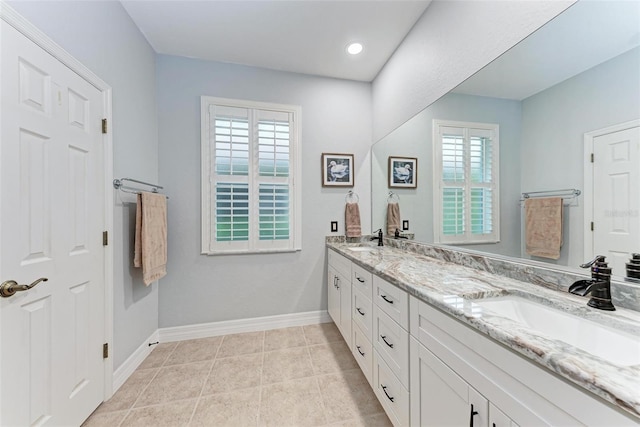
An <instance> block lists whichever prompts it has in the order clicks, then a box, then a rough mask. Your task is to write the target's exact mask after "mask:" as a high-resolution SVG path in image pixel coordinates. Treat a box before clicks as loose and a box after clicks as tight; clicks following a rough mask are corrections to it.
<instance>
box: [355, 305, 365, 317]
mask: <svg viewBox="0 0 640 427" xmlns="http://www.w3.org/2000/svg"><path fill="white" fill-rule="evenodd" d="M356 310H357V311H358V313H360V315H361V316H364V313H363V312H362V311H361V310H360V307H356Z"/></svg>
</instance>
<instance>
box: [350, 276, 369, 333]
mask: <svg viewBox="0 0 640 427" xmlns="http://www.w3.org/2000/svg"><path fill="white" fill-rule="evenodd" d="M351 299H352V303H351V318H352V319H353V322H354V323H355V324H357V325H358V326H360V329H361V330H362V332H363V333H364V335H365V336H366V337H367V339H368V340H369V341H371V337H372V336H373V333H372V330H373V303H372V302H371V299H370V298H367V297H366V296H365V295H363V293H362V292H360V291H359V290H358V288H356V287H355V286H353V285H352V289H351Z"/></svg>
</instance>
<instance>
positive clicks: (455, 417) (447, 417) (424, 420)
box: [411, 337, 516, 427]
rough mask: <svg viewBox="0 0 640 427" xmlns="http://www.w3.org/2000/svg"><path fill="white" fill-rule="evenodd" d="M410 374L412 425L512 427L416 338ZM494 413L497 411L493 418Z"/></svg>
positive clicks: (413, 345) (500, 413)
mask: <svg viewBox="0 0 640 427" xmlns="http://www.w3.org/2000/svg"><path fill="white" fill-rule="evenodd" d="M411 372H412V373H413V374H412V381H411V420H412V425H416V426H417V425H420V426H462V425H465V426H466V425H470V426H474V427H489V426H490V427H511V426H512V424H511V421H510V420H509V423H508V424H507V423H505V420H508V417H506V416H505V415H504V413H503V412H502V411H498V410H497V408H495V406H494V405H493V404H490V403H489V401H488V400H487V399H486V398H485V397H484V396H483V395H482V394H480V393H479V392H478V391H477V390H475V389H474V388H473V387H471V386H470V385H469V384H468V383H467V382H466V381H465V380H463V379H462V378H461V377H460V376H459V375H458V374H456V373H455V372H454V371H453V370H451V369H450V368H449V367H448V366H447V365H446V364H445V363H444V362H442V360H440V359H438V358H437V357H436V356H435V355H434V354H433V353H431V352H430V351H429V350H427V348H426V347H425V346H423V345H422V344H420V343H419V342H418V341H417V340H416V339H415V338H413V337H412V338H411ZM490 407H491V408H490ZM494 408H495V409H494ZM492 410H493V411H495V412H496V415H495V416H494V417H493V419H492ZM500 416H502V418H500ZM492 422H493V426H492ZM515 426H516V425H515V424H513V427H515Z"/></svg>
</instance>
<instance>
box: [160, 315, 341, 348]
mask: <svg viewBox="0 0 640 427" xmlns="http://www.w3.org/2000/svg"><path fill="white" fill-rule="evenodd" d="M331 321H332V320H331V317H329V313H328V312H327V311H309V312H306V313H292V314H282V315H278V316H267V317H256V318H253V319H239V320H227V321H223V322H212V323H200V324H197V325H186V326H176V327H171V328H161V329H159V330H158V333H159V340H160V342H172V341H183V340H192V339H197V338H206V337H215V336H218V335H227V334H237V333H242V332H257V331H268V330H270V329H279V328H288V327H292V326H304V325H315V324H318V323H328V322H331Z"/></svg>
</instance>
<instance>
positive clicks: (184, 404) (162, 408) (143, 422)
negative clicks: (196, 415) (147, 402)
mask: <svg viewBox="0 0 640 427" xmlns="http://www.w3.org/2000/svg"><path fill="white" fill-rule="evenodd" d="M197 401H198V399H191V400H181V401H178V402H171V403H166V404H164V405H157V406H147V407H144V408H135V409H132V410H131V411H130V412H129V415H127V418H125V419H124V422H123V423H122V424H121V427H125V426H126V427H150V426H153V427H178V426H186V425H187V424H189V420H190V419H191V414H193V408H195V406H196V402H197Z"/></svg>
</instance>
